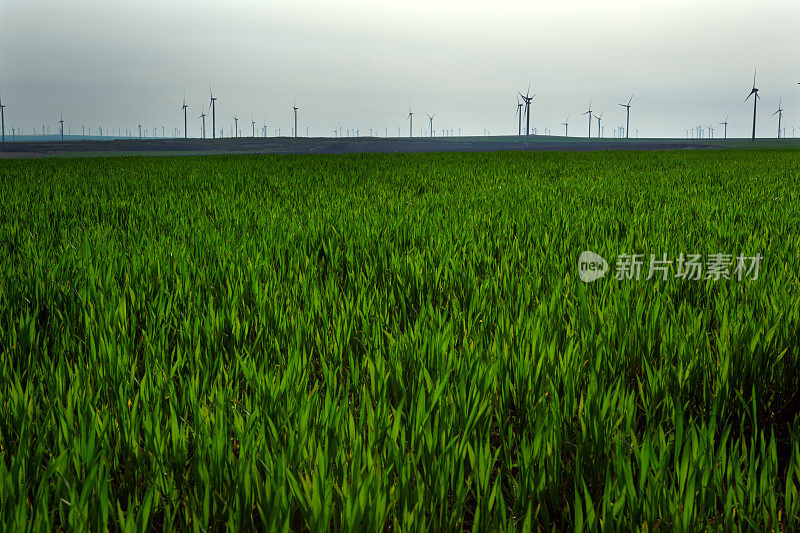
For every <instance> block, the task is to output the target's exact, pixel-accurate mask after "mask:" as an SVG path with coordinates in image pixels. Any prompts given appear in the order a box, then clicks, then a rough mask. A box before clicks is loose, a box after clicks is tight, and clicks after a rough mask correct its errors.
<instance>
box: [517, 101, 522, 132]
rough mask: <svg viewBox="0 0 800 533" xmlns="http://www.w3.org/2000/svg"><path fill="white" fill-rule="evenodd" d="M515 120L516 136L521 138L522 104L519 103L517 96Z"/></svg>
mask: <svg viewBox="0 0 800 533" xmlns="http://www.w3.org/2000/svg"><path fill="white" fill-rule="evenodd" d="M516 114H517V118H518V119H519V120H518V121H517V122H518V125H517V136H518V137H522V102H520V101H519V96H517V113H516Z"/></svg>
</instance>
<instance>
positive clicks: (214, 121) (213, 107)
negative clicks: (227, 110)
mask: <svg viewBox="0 0 800 533" xmlns="http://www.w3.org/2000/svg"><path fill="white" fill-rule="evenodd" d="M208 92H209V94H210V95H211V104H210V106H211V138H212V139H216V138H217V106H216V105H215V104H214V102H216V101H217V99H216V98H214V93H213V92H211V84H210V83H209V84H208Z"/></svg>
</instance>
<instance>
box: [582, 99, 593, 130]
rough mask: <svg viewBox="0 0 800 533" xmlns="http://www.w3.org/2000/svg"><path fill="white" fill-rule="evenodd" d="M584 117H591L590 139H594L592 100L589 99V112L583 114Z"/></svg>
mask: <svg viewBox="0 0 800 533" xmlns="http://www.w3.org/2000/svg"><path fill="white" fill-rule="evenodd" d="M583 114H584V115H589V138H590V139H591V138H592V99H591V98H590V99H589V110H588V111H586V112H585V113H583Z"/></svg>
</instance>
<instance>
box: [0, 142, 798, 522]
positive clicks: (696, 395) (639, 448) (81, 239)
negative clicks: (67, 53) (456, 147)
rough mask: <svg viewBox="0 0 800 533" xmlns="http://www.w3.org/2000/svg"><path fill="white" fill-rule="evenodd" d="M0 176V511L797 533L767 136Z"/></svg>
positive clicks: (787, 348) (785, 268)
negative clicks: (631, 265)
mask: <svg viewBox="0 0 800 533" xmlns="http://www.w3.org/2000/svg"><path fill="white" fill-rule="evenodd" d="M0 198H2V199H0V202H1V203H0V206H2V209H1V210H0V529H2V530H3V531H12V530H24V529H33V530H47V531H50V530H56V529H62V528H63V529H80V530H92V531H99V530H103V529H104V528H105V527H108V528H110V529H117V528H118V529H124V530H131V531H142V530H145V529H154V530H161V529H164V530H172V529H175V528H182V529H183V528H185V529H192V530H195V531H200V530H205V529H208V528H213V529H220V528H225V527H227V528H229V529H232V530H240V529H245V530H252V529H261V528H267V529H269V530H275V529H290V530H306V529H308V530H312V531H319V530H328V529H336V530H351V531H352V530H355V531H376V530H392V531H394V530H403V531H406V530H432V531H436V530H453V531H455V530H481V531H485V530H513V531H517V530H530V529H533V530H536V529H539V528H541V529H546V530H550V529H551V528H555V529H559V530H563V529H568V530H572V529H574V530H583V529H586V528H590V529H598V528H608V529H619V530H630V529H633V528H641V529H645V530H662V531H671V530H674V529H677V530H698V529H705V528H709V529H713V530H725V531H729V530H732V529H748V530H770V529H773V530H795V529H798V528H799V527H800V493H799V492H798V488H799V487H800V418H798V413H799V412H800V367H799V366H798V364H800V336H799V333H800V297H798V294H799V292H798V291H800V279H799V278H798V272H800V269H799V268H798V262H799V261H800V229H799V224H800V153H798V152H796V151H768V150H759V151H753V152H750V151H713V152H605V153H569V152H568V153H557V152H548V153H538V152H537V153H482V154H481V153H478V154H452V153H451V154H419V155H408V154H406V155H361V156H359V155H349V156H224V157H202V158H199V157H184V158H114V159H104V158H92V159H41V160H26V161H23V160H15V161H0ZM586 249H589V250H593V251H595V252H597V253H599V254H601V255H602V256H603V257H605V258H607V259H608V260H609V262H610V263H612V265H611V266H612V269H613V268H614V258H615V257H616V256H617V255H619V254H622V253H641V254H645V255H646V256H647V257H649V255H650V254H657V255H658V256H660V255H661V254H662V253H666V254H668V255H669V256H670V257H676V256H678V255H679V254H680V253H682V252H683V253H686V254H690V253H697V254H711V253H716V252H723V253H729V254H734V255H736V254H739V253H743V254H745V255H750V256H752V255H755V254H757V253H758V254H761V255H762V256H763V261H762V263H761V270H760V273H759V277H758V279H757V280H750V279H745V280H741V281H739V280H736V279H732V280H725V279H721V280H713V279H710V280H701V281H693V280H683V279H678V278H675V276H674V274H675V272H674V271H670V276H669V278H668V279H667V280H666V281H664V280H662V279H660V278H659V279H657V280H656V279H653V280H649V281H646V280H644V279H642V280H640V281H638V282H637V281H634V280H617V279H616V278H615V276H614V275H613V274H614V272H613V270H612V272H610V273H609V275H607V276H606V277H605V278H603V279H600V280H597V281H595V282H593V283H591V284H584V283H583V282H582V281H580V279H579V277H578V256H579V254H580V253H581V252H582V251H583V250H586Z"/></svg>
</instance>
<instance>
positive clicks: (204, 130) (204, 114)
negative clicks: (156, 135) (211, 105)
mask: <svg viewBox="0 0 800 533" xmlns="http://www.w3.org/2000/svg"><path fill="white" fill-rule="evenodd" d="M197 118H202V119H203V139H205V138H206V108H205V106H204V107H203V112H202V113H200V116H199V117H197ZM162 136H163V132H162Z"/></svg>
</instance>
